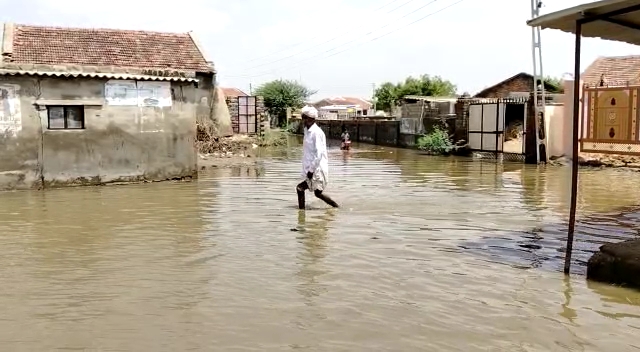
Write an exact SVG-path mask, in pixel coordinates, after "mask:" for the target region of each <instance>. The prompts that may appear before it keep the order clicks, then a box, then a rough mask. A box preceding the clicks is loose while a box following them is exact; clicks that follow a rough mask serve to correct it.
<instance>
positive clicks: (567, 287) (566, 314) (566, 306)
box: [560, 276, 578, 324]
mask: <svg viewBox="0 0 640 352" xmlns="http://www.w3.org/2000/svg"><path fill="white" fill-rule="evenodd" d="M562 286H563V287H564V290H563V294H564V303H562V312H560V316H561V317H563V318H565V319H567V320H568V321H569V322H570V323H571V324H575V323H576V318H577V317H578V313H577V312H576V310H575V309H573V308H571V307H570V306H571V296H572V295H573V288H572V287H571V278H570V277H569V276H565V277H564V279H563V281H562Z"/></svg>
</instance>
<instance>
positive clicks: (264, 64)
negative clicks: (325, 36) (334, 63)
mask: <svg viewBox="0 0 640 352" xmlns="http://www.w3.org/2000/svg"><path fill="white" fill-rule="evenodd" d="M414 1H416V0H409V1H407V2H405V3H403V4H401V5H400V6H397V7H395V8H394V9H393V10H391V11H388V12H386V13H385V15H388V14H390V13H392V12H393V11H395V10H397V9H399V8H401V7H403V6H405V5H407V4H409V3H412V2H414ZM436 1H438V0H433V1H431V2H430V3H428V4H427V5H429V4H431V3H433V2H436ZM425 6H426V5H425ZM425 6H422V7H420V8H418V9H416V10H413V12H411V13H409V14H406V15H404V16H402V17H400V18H397V19H395V20H394V21H398V20H401V19H403V18H404V17H407V16H408V15H410V14H412V13H415V11H418V10H420V9H422V8H424V7H425ZM391 23H393V22H391ZM391 23H389V24H387V25H386V26H384V27H381V28H378V29H377V30H379V29H382V28H385V27H387V26H389V25H390V24H391ZM351 32H353V31H347V32H346V33H341V34H340V35H338V36H336V37H333V38H331V39H329V40H327V41H324V42H322V43H320V44H318V45H314V46H311V47H309V48H307V49H305V50H302V51H300V52H297V53H295V54H291V55H289V56H285V57H282V58H279V59H277V60H273V61H269V62H266V63H262V64H259V65H256V66H251V67H249V68H246V70H253V69H255V68H259V67H263V66H267V65H271V64H275V63H277V62H280V61H284V60H286V59H290V58H292V57H294V56H297V55H300V54H304V53H306V52H308V51H309V50H312V49H315V48H317V47H319V46H323V45H325V44H328V43H331V42H333V41H334V40H336V39H340V38H344V36H345V35H346V34H349V33H351ZM370 33H371V32H369V33H367V34H365V36H367V35H369V34H370Z"/></svg>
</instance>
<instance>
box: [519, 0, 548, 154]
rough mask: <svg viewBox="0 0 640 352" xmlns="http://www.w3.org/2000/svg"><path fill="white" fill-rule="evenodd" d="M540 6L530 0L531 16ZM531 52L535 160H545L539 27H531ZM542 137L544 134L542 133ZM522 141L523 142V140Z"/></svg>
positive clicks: (535, 15) (542, 77)
mask: <svg viewBox="0 0 640 352" xmlns="http://www.w3.org/2000/svg"><path fill="white" fill-rule="evenodd" d="M541 7H542V1H541V0H531V18H532V19H533V18H536V17H538V16H540V8H541ZM531 52H532V55H533V104H534V107H535V113H536V114H535V124H534V125H535V131H534V133H535V136H536V161H537V162H538V163H540V162H546V161H547V155H546V154H547V153H546V150H547V148H546V145H545V139H546V138H540V129H543V128H545V126H544V125H543V123H544V113H545V105H546V98H545V92H544V73H543V71H542V44H541V42H540V27H531ZM538 82H540V89H538ZM526 125H527V123H526V121H525V128H526ZM543 137H546V136H544V134H543ZM523 143H524V142H523ZM541 151H542V153H541Z"/></svg>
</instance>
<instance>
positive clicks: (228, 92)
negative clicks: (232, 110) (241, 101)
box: [220, 87, 249, 98]
mask: <svg viewBox="0 0 640 352" xmlns="http://www.w3.org/2000/svg"><path fill="white" fill-rule="evenodd" d="M220 89H221V90H222V92H223V93H224V96H225V98H237V97H248V96H249V94H247V93H245V92H243V91H242V90H240V89H238V88H233V87H220Z"/></svg>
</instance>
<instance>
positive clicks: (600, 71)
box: [580, 55, 640, 85]
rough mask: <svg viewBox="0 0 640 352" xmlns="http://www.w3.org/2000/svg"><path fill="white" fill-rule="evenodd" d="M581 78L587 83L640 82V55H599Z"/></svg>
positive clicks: (618, 83)
mask: <svg viewBox="0 0 640 352" xmlns="http://www.w3.org/2000/svg"><path fill="white" fill-rule="evenodd" d="M580 78H581V79H582V81H583V82H584V83H585V84H587V85H629V84H635V85H637V84H640V55H629V56H608V57H606V56H602V57H599V58H597V59H595V61H593V62H592V63H591V65H589V67H587V69H586V70H584V72H583V73H582V76H581V77H580Z"/></svg>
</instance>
